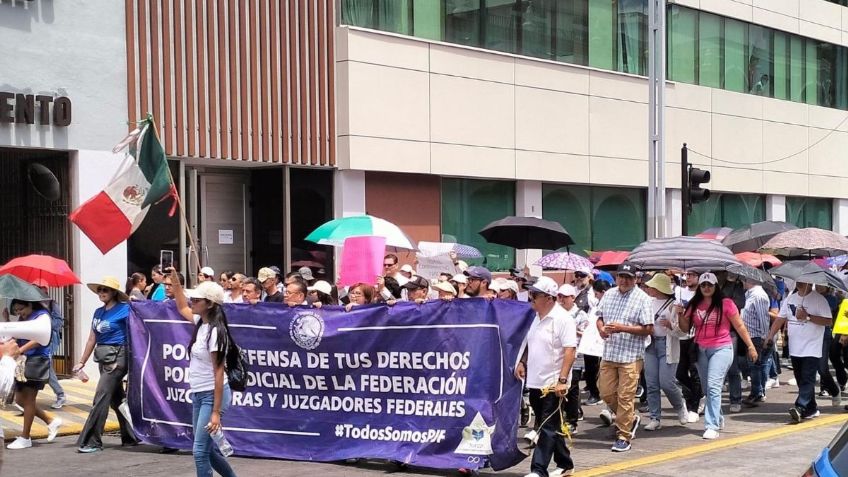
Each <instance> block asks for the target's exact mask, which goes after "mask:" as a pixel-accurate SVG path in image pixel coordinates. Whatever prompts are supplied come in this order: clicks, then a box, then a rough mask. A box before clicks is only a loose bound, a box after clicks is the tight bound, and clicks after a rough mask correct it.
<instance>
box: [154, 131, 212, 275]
mask: <svg viewBox="0 0 848 477" xmlns="http://www.w3.org/2000/svg"><path fill="white" fill-rule="evenodd" d="M147 119H148V120H149V121H150V126H151V127H152V129H153V134H155V135H156V139H157V140H158V139H159V132H158V129H157V127H156V120H155V119H154V118H153V116H152V115H148V116H147ZM160 144H161V141H160ZM167 162H168V160H167V158H166V159H165V166H166V167H165V170H167V171H168V180H169V181H170V182H171V193H170V194H169V195H168V197H173V199H174V203H175V204H176V207H177V209H179V211H180V228H182V229H183V231H184V232H183V233H185V234H186V235H188V240H189V242H191V252H190V253H191V254H192V255H193V256H194V263H195V264H197V271H200V267H201V264H200V255H199V254H198V253H197V242H195V240H194V236H193V235H192V234H191V231H190V230H189V228H188V218H187V217H186V214H185V209H184V208H183V202H182V200H180V194H177V193H176V184H175V182H174V176H173V175H172V174H171V168H170V167H168V164H167ZM188 272H189V270H188V264H186V274H188ZM186 283H188V275H186Z"/></svg>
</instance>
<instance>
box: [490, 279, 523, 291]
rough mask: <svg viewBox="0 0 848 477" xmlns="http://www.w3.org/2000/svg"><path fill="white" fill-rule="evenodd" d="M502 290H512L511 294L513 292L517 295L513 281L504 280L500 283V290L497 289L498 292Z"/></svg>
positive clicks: (516, 288) (516, 285)
mask: <svg viewBox="0 0 848 477" xmlns="http://www.w3.org/2000/svg"><path fill="white" fill-rule="evenodd" d="M489 288H491V287H489ZM504 290H512V291H513V292H515V293H516V294H517V293H518V283H516V282H515V280H506V279H505V280H504V281H503V282H502V283H501V285H500V288H499V291H504Z"/></svg>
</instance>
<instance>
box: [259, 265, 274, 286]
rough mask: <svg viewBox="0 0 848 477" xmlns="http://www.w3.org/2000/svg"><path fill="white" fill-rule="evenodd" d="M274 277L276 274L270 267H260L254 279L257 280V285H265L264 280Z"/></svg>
mask: <svg viewBox="0 0 848 477" xmlns="http://www.w3.org/2000/svg"><path fill="white" fill-rule="evenodd" d="M276 276H277V274H276V273H274V270H272V269H271V268H270V267H262V268H260V269H259V273H257V274H256V279H257V280H259V283H265V280H267V279H269V278H274V277H276Z"/></svg>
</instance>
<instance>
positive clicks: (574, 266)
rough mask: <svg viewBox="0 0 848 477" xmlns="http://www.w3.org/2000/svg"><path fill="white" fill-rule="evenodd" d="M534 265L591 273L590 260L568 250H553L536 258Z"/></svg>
mask: <svg viewBox="0 0 848 477" xmlns="http://www.w3.org/2000/svg"><path fill="white" fill-rule="evenodd" d="M534 265H538V266H540V267H543V268H554V269H557V270H574V271H575V272H586V273H592V268H593V267H594V266H593V265H592V262H590V261H589V259H588V258H586V257H581V256H580V255H575V254H573V253H570V252H554V253H549V254H547V255H545V256H544V257H542V258H540V259H539V260H536V263H534Z"/></svg>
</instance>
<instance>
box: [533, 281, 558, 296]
mask: <svg viewBox="0 0 848 477" xmlns="http://www.w3.org/2000/svg"><path fill="white" fill-rule="evenodd" d="M558 289H559V287H558V286H557V284H556V282H555V281H554V279H553V278H551V277H539V279H538V280H536V283H534V284H533V286H531V287H530V291H531V292H537V293H544V294H546V295H550V296H554V297H555V296H557V291H558Z"/></svg>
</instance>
